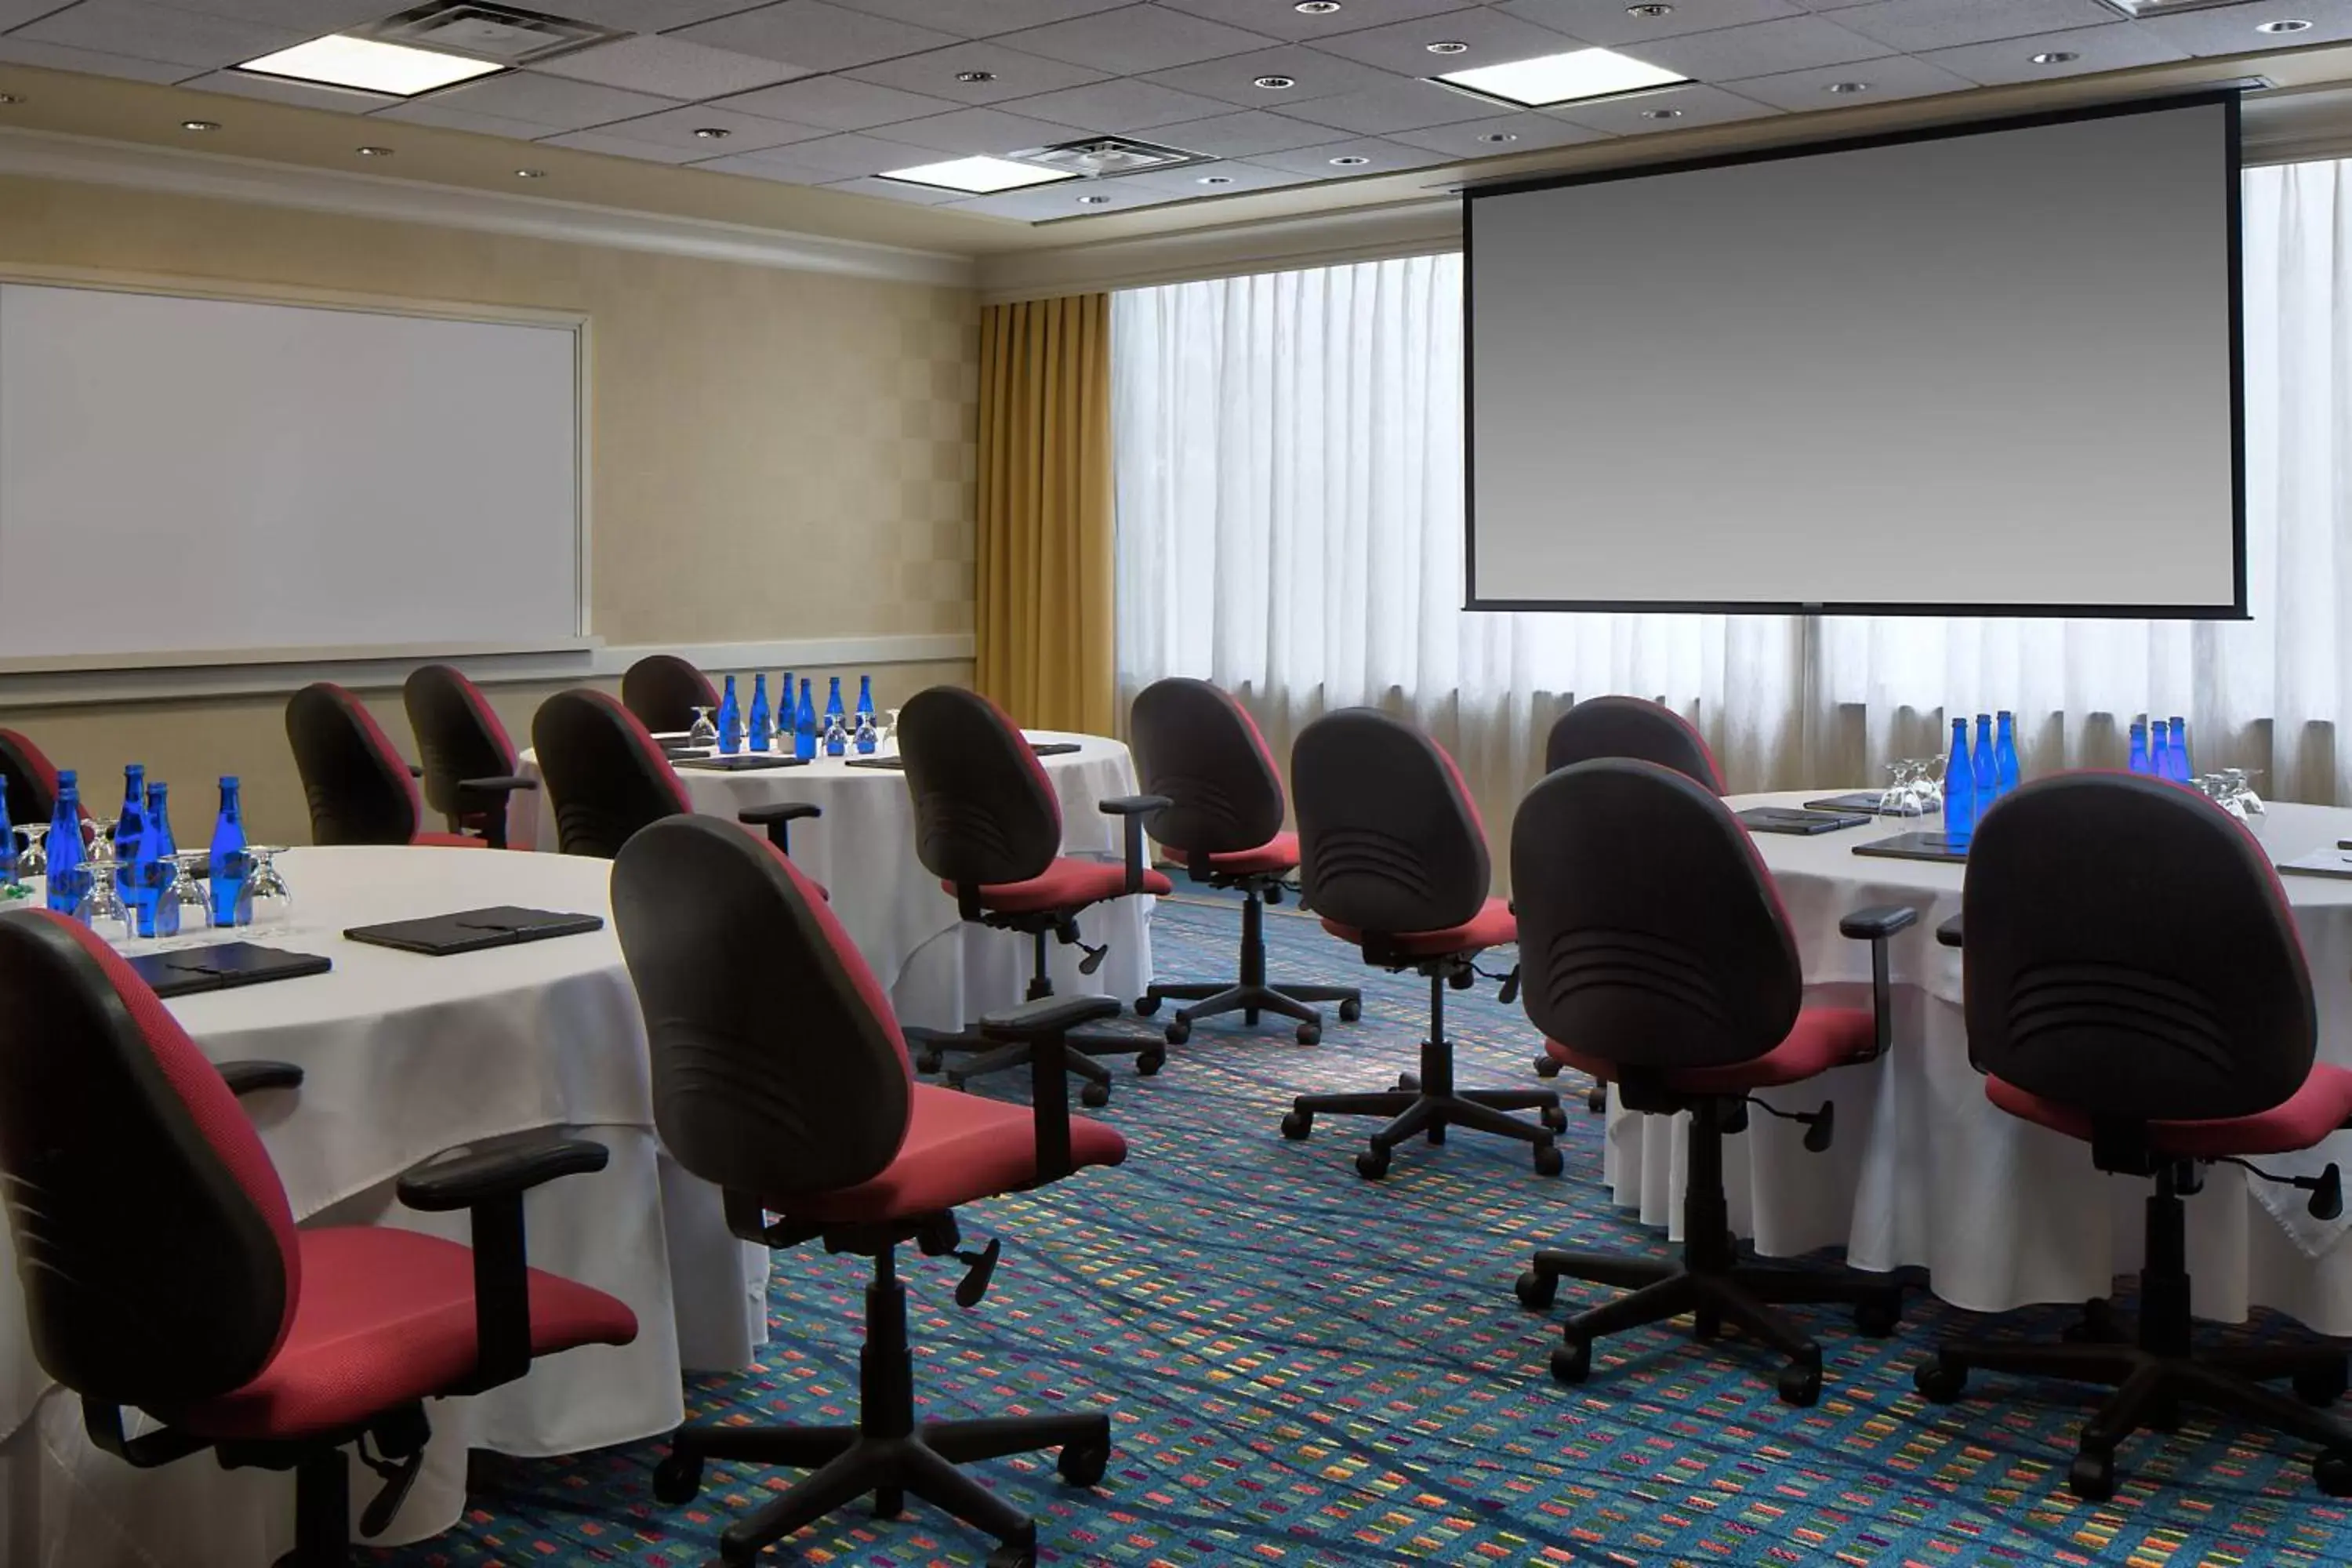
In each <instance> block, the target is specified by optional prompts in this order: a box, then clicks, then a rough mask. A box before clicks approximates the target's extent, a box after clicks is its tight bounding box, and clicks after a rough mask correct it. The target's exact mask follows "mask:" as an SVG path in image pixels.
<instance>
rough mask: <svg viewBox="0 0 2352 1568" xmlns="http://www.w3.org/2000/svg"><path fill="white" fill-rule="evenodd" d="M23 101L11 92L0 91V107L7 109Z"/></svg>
mask: <svg viewBox="0 0 2352 1568" xmlns="http://www.w3.org/2000/svg"><path fill="white" fill-rule="evenodd" d="M24 101H25V100H23V99H21V98H18V97H17V96H16V94H15V93H13V92H0V109H7V108H10V107H12V106H14V105H16V104H19V103H22V102H24Z"/></svg>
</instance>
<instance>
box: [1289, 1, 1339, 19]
mask: <svg viewBox="0 0 2352 1568" xmlns="http://www.w3.org/2000/svg"><path fill="white" fill-rule="evenodd" d="M1291 9H1292V10H1294V11H1296V12H1297V13H1298V14H1299V15H1300V16H1329V15H1330V14H1331V13H1332V12H1334V11H1337V10H1338V9H1339V0H1298V4H1297V5H1293V6H1292V7H1291Z"/></svg>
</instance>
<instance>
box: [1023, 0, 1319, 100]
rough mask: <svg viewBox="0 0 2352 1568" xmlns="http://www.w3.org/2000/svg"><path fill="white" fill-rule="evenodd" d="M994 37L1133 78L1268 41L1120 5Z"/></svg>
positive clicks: (1201, 20) (1197, 19) (1176, 14)
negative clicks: (1065, 20)
mask: <svg viewBox="0 0 2352 1568" xmlns="http://www.w3.org/2000/svg"><path fill="white" fill-rule="evenodd" d="M998 41H999V42H1000V43H1003V45H1004V46H1005V47H1008V48H1015V49H1019V50H1021V51H1022V52H1023V53H1024V54H1032V55H1044V56H1045V58H1047V59H1055V60H1067V61H1069V62H1070V63H1071V64H1072V65H1077V66H1092V67H1093V68H1095V69H1097V70H1101V71H1108V72H1109V73H1111V74H1112V75H1113V76H1139V75H1141V74H1142V73H1143V72H1145V71H1156V70H1167V69H1170V68H1172V67H1176V66H1187V65H1191V64H1192V62H1193V61H1195V60H1207V59H1214V58H1217V57H1219V56H1221V55H1238V54H1245V53H1247V52H1248V51H1250V50H1252V49H1259V48H1264V47H1265V46H1266V45H1267V44H1269V43H1271V42H1273V40H1272V39H1270V38H1268V37H1265V35H1263V34H1260V33H1245V32H1244V31H1242V30H1241V29H1240V28H1239V27H1228V26H1225V25H1224V24H1223V22H1212V21H1209V20H1207V19H1206V18H1205V17H1201V16H1186V15H1185V14H1184V13H1183V12H1181V11H1171V10H1168V9H1166V8H1164V7H1162V6H1159V5H1126V6H1122V7H1120V8H1119V9H1118V10H1116V11H1097V12H1096V13H1095V14H1093V15H1092V16H1079V17H1076V18H1073V19H1072V20H1070V21H1067V22H1056V23H1055V24H1054V25H1053V26H1046V27H1032V28H1030V29H1029V30H1028V31H1027V32H1023V33H1013V34H1009V35H1007V36H1006V37H1003V38H1001V39H999V40H998ZM1171 85H1177V86H1181V83H1179V84H1171Z"/></svg>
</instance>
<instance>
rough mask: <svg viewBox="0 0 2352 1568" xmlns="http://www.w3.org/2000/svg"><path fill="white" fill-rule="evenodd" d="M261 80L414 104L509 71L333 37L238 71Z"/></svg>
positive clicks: (483, 62)
mask: <svg viewBox="0 0 2352 1568" xmlns="http://www.w3.org/2000/svg"><path fill="white" fill-rule="evenodd" d="M237 69H239V70H241V71H251V72H252V73H253V74H255V75H256V76H276V77H286V78H289V79H292V80H295V81H310V82H321V83H324V84H325V85H326V86H328V87H348V88H355V89H359V90H360V91H362V92H381V93H387V94H390V95H391V96H392V97H394V98H414V97H415V96H416V95H417V94H418V93H420V92H430V91H432V90H433V89H435V88H436V87H447V86H449V85H450V84H451V83H453V82H460V81H470V80H471V79H474V78H475V77H478V76H489V75H491V74H493V73H494V72H498V71H502V70H504V69H506V67H504V66H502V65H499V64H498V63H496V62H495V61H492V60H476V59H468V58H466V57H465V56H463V55H445V54H443V53H441V52H440V51H439V50H437V49H413V48H410V47H408V46H407V45H405V44H384V43H379V42H377V41H376V40H375V39H373V38H355V37H351V36H349V35H348V34H343V33H330V34H329V35H328V36H327V37H323V38H313V39H311V40H310V42H309V43H307V44H297V45H295V46H294V47H292V48H290V49H280V50H278V52H277V53H276V54H270V55H264V56H262V57H261V58H259V59H254V60H247V61H246V62H245V63H244V64H243V65H241V66H239V67H237Z"/></svg>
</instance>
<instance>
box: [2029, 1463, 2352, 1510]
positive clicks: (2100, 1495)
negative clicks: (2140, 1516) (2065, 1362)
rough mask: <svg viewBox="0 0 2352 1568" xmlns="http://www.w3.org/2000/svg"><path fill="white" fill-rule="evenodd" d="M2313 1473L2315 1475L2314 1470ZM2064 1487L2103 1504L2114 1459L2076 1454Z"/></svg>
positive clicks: (2110, 1492) (2112, 1490)
mask: <svg viewBox="0 0 2352 1568" xmlns="http://www.w3.org/2000/svg"><path fill="white" fill-rule="evenodd" d="M2314 1473H2315V1474H2316V1469H2315V1470H2314ZM2066 1485H2067V1488H2068V1489H2070V1490H2072V1491H2073V1492H2074V1495H2075V1496H2076V1497H2078V1498H2082V1499H2084V1500H2086V1501H2089V1502H2105V1501H2106V1500H2108V1499H2109V1498H2111V1497H2113V1496H2115V1495H2116V1457H2115V1456H2114V1455H2113V1454H2077V1455H2075V1456H2074V1463H2073V1464H2072V1465H2069V1466H2067V1467H2066Z"/></svg>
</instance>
